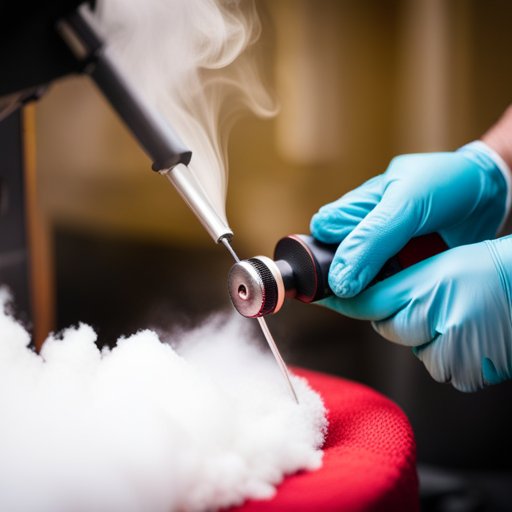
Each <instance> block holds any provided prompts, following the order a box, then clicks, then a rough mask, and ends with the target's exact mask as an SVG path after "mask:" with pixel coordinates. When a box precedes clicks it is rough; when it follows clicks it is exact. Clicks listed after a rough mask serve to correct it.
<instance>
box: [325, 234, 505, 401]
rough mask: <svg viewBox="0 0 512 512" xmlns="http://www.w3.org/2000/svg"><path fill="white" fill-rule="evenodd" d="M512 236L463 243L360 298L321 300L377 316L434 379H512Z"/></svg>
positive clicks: (467, 383)
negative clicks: (407, 347)
mask: <svg viewBox="0 0 512 512" xmlns="http://www.w3.org/2000/svg"><path fill="white" fill-rule="evenodd" d="M511 290H512V237H505V238H500V239H498V240H491V241H485V242H481V243H478V244H473V245H465V246H461V247H457V248H455V249H451V250H449V251H446V252H444V253H441V254H438V255H437V256H434V257H432V258H429V259H427V260H425V261H422V262H420V263H417V264H416V265H413V266H412V267H409V268H408V269H406V270H403V271H401V272H399V273H398V274H396V275H394V276H392V277H390V278H388V279H385V280H384V281H382V282H380V283H377V284H376V285H374V286H372V287H370V288H368V289H367V290H365V291H363V292H362V293H360V294H359V295H357V296H356V297H353V298H350V299H340V298H338V297H335V296H331V297H329V298H327V299H324V300H323V301H321V302H320V303H321V304H323V305H324V306H327V307H329V308H331V309H334V310H335V311H338V312H339V313H342V314H344V315H347V316H350V317H354V318H360V319H365V320H373V326H374V328H375V329H376V330H377V332H379V333H380V334H381V335H382V336H384V337H385V338H387V339H388V340H390V341H394V342H396V343H399V344H402V345H407V346H412V347H414V352H415V354H416V355H417V356H418V358H419V359H420V360H421V361H423V363H424V364H425V366H426V368H427V370H428V371H429V372H430V374H431V375H432V377H433V378H434V379H435V380H437V381H439V382H451V383H452V384H453V385H454V386H455V387H456V388H457V389H459V390H461V391H475V390H477V389H479V388H481V387H483V386H484V385H487V384H497V383H498V382H501V381H503V380H506V379H510V378H511V377H512V322H511V310H512V299H511Z"/></svg>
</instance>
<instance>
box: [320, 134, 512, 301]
mask: <svg viewBox="0 0 512 512" xmlns="http://www.w3.org/2000/svg"><path fill="white" fill-rule="evenodd" d="M509 172H510V171H509V169H508V166H507V164H506V163H505V162H504V161H503V160H502V159H501V158H500V157H499V156H498V155H497V153H495V152H494V151H493V150H491V149H490V148H489V147H488V146H487V145H485V144H484V143H483V142H480V141H477V142H473V143H471V144H468V145H467V146H464V147H462V148H461V149H459V150H458V151H456V152H452V153H429V154H417V155H402V156H399V157H397V158H394V159H393V160H392V161H391V164H390V165H389V167H388V169H387V171H386V172H385V173H384V174H381V175H380V176H377V177H375V178H373V179H371V180H369V181H367V182H366V183H364V184H363V185H361V186H360V187H359V188H357V189H355V190H353V191H352V192H349V193H348V194H346V195H344V196H343V197H342V198H341V199H338V200H337V201H335V202H334V203H330V204H328V205H326V206H323V207H322V208H321V209H320V211H319V212H318V213H317V214H316V215H314V216H313V218H312V219H311V233H312V234H313V236H314V237H315V238H317V239H318V240H320V241H322V242H325V243H330V244H333V243H340V242H341V244H340V246H339V248H338V250H337V252H336V255H335V257H334V260H333V262H332V264H331V269H330V272H329V285H330V286H331V288H332V290H333V291H334V293H335V294H336V295H338V296H339V297H353V296H354V295H356V294H358V293H359V292H360V291H361V290H362V289H364V288H365V287H366V286H367V285H368V283H369V282H370V281H371V280H372V279H373V278H374V277H375V276H376V275H377V273H378V272H379V270H380V269H381V268H382V266H383V265H384V263H385V262H386V261H387V260H388V259H389V258H390V257H392V256H394V255H395V254H397V253H398V252H399V251H400V249H402V247H404V245H405V244H406V243H407V242H408V241H409V240H410V239H411V238H413V237H415V236H419V235H425V234H428V233H433V232H439V233H440V234H441V236H442V237H443V239H444V241H445V242H446V243H447V244H448V246H449V247H456V246H459V245H463V244H470V243H474V242H480V241H482V240H486V239H489V238H493V237H494V236H495V235H496V232H497V230H498V228H499V226H500V224H501V222H502V220H503V219H504V217H505V212H506V210H507V206H506V203H507V197H508V195H509V194H508V188H509V187H508V185H507V178H508V173H509ZM508 179H510V178H508Z"/></svg>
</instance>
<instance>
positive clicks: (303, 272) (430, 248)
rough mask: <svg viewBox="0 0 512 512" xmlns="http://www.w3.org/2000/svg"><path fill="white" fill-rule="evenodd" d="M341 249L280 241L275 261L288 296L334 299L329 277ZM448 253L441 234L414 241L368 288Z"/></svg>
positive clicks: (302, 240)
mask: <svg viewBox="0 0 512 512" xmlns="http://www.w3.org/2000/svg"><path fill="white" fill-rule="evenodd" d="M337 248H338V244H324V243H322V242H319V241H318V240H316V239H315V238H313V237H312V236H310V235H289V236H287V237H284V238H282V239H281V240H279V242H278V243H277V245H276V248H275V251H274V261H275V262H276V264H277V265H278V267H279V269H280V271H281V274H282V275H283V282H284V285H285V288H286V291H287V294H288V296H293V297H295V298H296V299H298V300H300V301H302V302H307V303H309V302H316V301H317V300H320V299H324V298H325V297H329V296H330V295H332V294H333V292H332V290H331V288H330V287H329V282H328V276H329V268H330V266H331V262H332V260H333V258H334V254H335V253H336V250H337ZM447 249H448V246H447V245H446V243H445V241H444V240H443V239H442V238H441V236H440V235H439V234H438V233H431V234H429V235H423V236H419V237H416V238H413V239H411V240H410V241H409V242H408V243H407V244H406V245H405V247H404V248H403V249H402V250H401V251H400V252H399V253H398V254H397V255H396V256H393V257H392V258H390V259H389V260H388V261H387V262H386V263H385V264H384V266H383V267H382V269H381V270H380V272H379V273H378V274H377V276H376V277H375V278H374V279H373V281H372V282H371V283H370V284H369V285H368V286H373V285H374V284H376V283H378V282H380V281H383V280H384V279H386V278H388V277H391V276H392V275H394V274H396V273H397V272H400V270H403V269H405V268H407V267H410V266H412V265H414V264H415V263H418V262H420V261H423V260H426V259H427V258H430V257H432V256H435V255H436V254H439V253H441V252H443V251H446V250H447Z"/></svg>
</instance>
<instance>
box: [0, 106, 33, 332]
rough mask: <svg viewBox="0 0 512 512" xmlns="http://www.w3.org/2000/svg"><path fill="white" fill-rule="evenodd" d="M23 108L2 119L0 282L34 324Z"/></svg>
mask: <svg viewBox="0 0 512 512" xmlns="http://www.w3.org/2000/svg"><path fill="white" fill-rule="evenodd" d="M23 143H24V141H23V118H22V113H21V111H16V112H14V113H12V114H11V115H10V116H9V117H7V118H6V119H4V120H3V121H2V122H0V283H2V284H5V285H7V286H8V287H9V288H10V290H11V291H12V292H13V295H14V297H15V301H16V308H15V310H14V311H15V314H16V316H17V317H18V318H19V319H20V320H21V321H22V322H23V323H24V324H25V325H30V319H31V304H30V296H29V261H28V247H27V245H28V244H27V242H28V241H27V236H26V225H27V219H26V204H25V176H24V152H23Z"/></svg>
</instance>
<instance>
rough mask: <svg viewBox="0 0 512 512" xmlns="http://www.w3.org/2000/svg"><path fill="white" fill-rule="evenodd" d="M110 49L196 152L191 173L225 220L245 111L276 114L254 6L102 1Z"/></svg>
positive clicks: (247, 1) (207, 0)
mask: <svg viewBox="0 0 512 512" xmlns="http://www.w3.org/2000/svg"><path fill="white" fill-rule="evenodd" d="M96 12H97V15H98V20H99V21H100V24H101V26H102V28H103V29H104V31H105V36H106V37H107V41H108V44H109V46H110V48H111V49H112V51H113V52H115V53H116V55H117V57H118V59H119V61H120V62H121V63H122V64H123V67H124V69H125V71H126V72H127V73H128V75H129V76H130V78H131V79H132V80H133V82H134V83H135V84H137V86H138V87H139V89H140V90H141V92H142V93H143V94H144V95H145V96H146V97H147V98H148V99H150V100H151V101H152V102H153V104H154V105H155V106H156V107H157V108H158V109H159V111H160V112H161V113H162V114H163V115H164V116H165V117H166V118H167V119H168V120H169V122H170V124H171V125H172V126H173V127H174V129H175V130H176V132H177V133H178V134H179V136H180V137H181V138H182V140H183V141H184V142H185V144H187V146H188V147H189V148H190V149H191V150H192V152H193V157H192V162H191V164H190V168H191V169H192V171H193V172H194V174H195V175H196V177H197V178H198V180H199V182H200V183H201V184H202V185H203V188H204V189H205V192H206V193H207V195H208V196H209V198H210V200H211V201H212V203H213V206H214V207H215V209H216V210H217V213H218V214H219V216H220V217H221V218H223V219H224V220H225V221H226V211H225V210H226V206H225V205H226V194H227V186H228V168H227V158H226V147H227V136H228V133H229V130H230V128H231V126H232V124H233V123H234V121H235V120H236V119H237V118H238V115H239V114H240V111H241V110H247V109H249V110H251V111H253V112H254V113H256V114H258V115H260V116H270V115H273V114H274V113H275V111H276V107H275V104H274V101H273V99H272V98H271V96H270V95H269V94H268V92H267V91H266V89H265V88H264V87H263V85H262V82H261V79H260V76H259V72H258V68H257V65H256V61H255V59H254V55H252V54H251V52H250V51H248V49H249V50H250V48H249V47H250V46H251V45H252V44H253V43H254V42H256V40H257V39H258V37H259V35H260V31H261V27H260V22H259V19H258V15H257V13H256V8H255V5H254V0H98V1H97V8H96Z"/></svg>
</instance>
